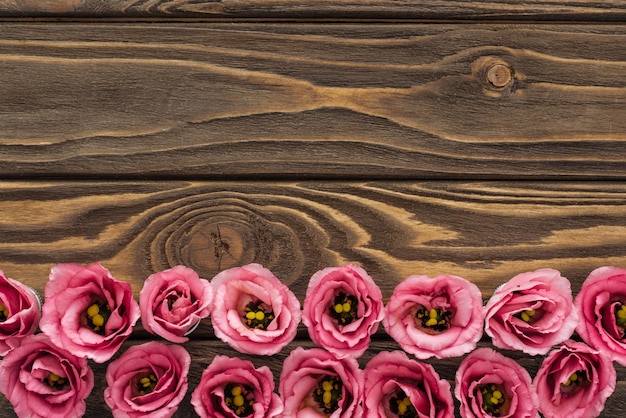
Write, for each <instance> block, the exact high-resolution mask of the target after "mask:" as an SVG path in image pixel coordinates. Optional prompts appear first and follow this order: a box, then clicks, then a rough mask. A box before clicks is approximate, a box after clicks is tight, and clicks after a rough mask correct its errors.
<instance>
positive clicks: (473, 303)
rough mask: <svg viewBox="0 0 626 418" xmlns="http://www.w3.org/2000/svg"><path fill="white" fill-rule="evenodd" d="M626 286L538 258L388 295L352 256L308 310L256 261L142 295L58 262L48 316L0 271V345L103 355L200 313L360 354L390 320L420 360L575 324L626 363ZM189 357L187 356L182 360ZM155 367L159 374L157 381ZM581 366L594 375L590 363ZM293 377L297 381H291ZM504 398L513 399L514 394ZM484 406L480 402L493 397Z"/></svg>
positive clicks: (233, 336) (154, 280)
mask: <svg viewBox="0 0 626 418" xmlns="http://www.w3.org/2000/svg"><path fill="white" fill-rule="evenodd" d="M0 273H1V272H0ZM624 285H626V270H624V269H621V268H617V267H602V268H599V269H596V270H594V271H593V272H592V273H591V274H590V275H589V277H588V278H587V280H586V281H585V282H584V284H583V286H582V288H581V290H580V292H579V294H578V295H577V297H576V300H575V301H574V300H573V297H572V291H571V287H570V282H569V280H567V279H566V278H565V277H563V276H562V275H561V274H560V273H559V272H558V271H556V270H553V269H541V270H537V271H534V272H527V273H522V274H520V275H518V276H516V277H514V278H512V279H511V280H509V281H508V282H507V283H505V284H503V285H502V286H500V287H499V288H498V289H497V290H496V291H495V292H494V294H493V295H492V297H491V298H490V299H489V300H488V302H487V304H486V305H485V306H483V304H482V295H481V292H480V290H479V289H478V288H477V287H476V285H474V284H472V283H471V282H469V281H467V280H465V279H463V278H460V277H456V276H451V275H442V276H438V277H435V278H429V277H427V276H420V275H416V276H411V277H409V278H407V279H406V280H404V281H403V282H401V283H400V284H399V285H397V286H396V288H395V289H394V292H393V294H392V296H391V298H390V300H389V302H388V303H387V305H386V306H385V305H384V304H383V299H382V294H381V291H380V289H379V288H378V287H377V286H376V284H375V282H374V280H373V279H372V278H371V277H370V276H369V275H368V274H367V273H366V272H365V270H363V269H362V268H361V267H359V266H356V265H346V266H343V267H332V268H326V269H324V270H321V271H319V272H317V273H316V274H314V275H313V276H312V277H311V279H310V281H309V286H308V288H307V292H306V297H305V300H304V304H303V307H302V309H301V307H300V303H299V301H298V299H297V298H296V297H295V295H294V294H293V293H292V292H291V291H290V290H289V288H288V287H287V286H285V285H284V284H283V283H282V282H281V281H280V280H279V279H278V278H276V277H275V276H274V275H273V274H272V273H271V272H270V271H269V270H267V269H266V268H264V267H262V266H260V265H258V264H250V265H247V266H243V267H237V268H233V269H229V270H225V271H223V272H221V273H219V274H218V275H216V276H215V277H214V278H213V279H212V280H211V281H210V282H209V281H208V280H204V279H201V278H199V277H198V275H197V274H196V273H195V272H194V271H193V270H191V269H189V268H187V267H183V266H176V267H174V268H172V269H169V270H166V271H163V272H159V273H155V274H153V275H151V276H150V277H148V278H147V279H146V281H145V283H144V287H143V289H142V290H141V292H140V300H139V303H137V302H136V301H135V300H134V298H133V295H132V291H131V289H130V285H129V284H128V283H125V282H123V281H120V280H117V279H115V278H114V277H112V276H111V274H110V273H109V271H108V270H106V269H105V268H104V267H102V266H101V265H99V264H92V265H89V266H81V265H77V264H60V265H57V266H55V267H54V268H53V269H52V270H51V273H50V278H49V281H48V283H47V284H46V287H45V295H44V296H45V302H44V303H43V306H42V307H41V315H40V313H39V312H40V305H41V304H40V302H39V300H38V298H37V297H36V296H35V295H34V294H33V292H32V291H31V290H30V289H29V288H27V287H26V286H24V285H22V284H21V283H19V282H17V281H15V280H12V279H9V278H5V277H4V275H3V274H0V305H1V306H0V333H1V334H0V341H1V342H0V349H1V350H2V352H1V353H0V354H2V355H6V358H5V360H4V361H3V363H2V365H3V366H4V365H5V364H7V359H8V358H10V356H11V355H12V353H13V352H14V351H15V350H16V349H17V348H20V347H21V346H22V345H23V341H22V340H24V339H25V338H28V336H29V335H32V334H33V333H34V332H35V330H36V329H37V325H39V328H40V329H41V331H42V332H43V334H45V335H46V336H47V338H48V340H49V341H47V342H46V343H48V342H49V343H50V344H52V345H53V346H55V347H57V348H59V349H60V350H65V351H67V353H69V354H70V355H72V356H76V357H77V358H79V359H85V358H89V359H92V360H93V361H95V362H98V363H103V362H106V361H108V360H110V359H111V358H112V357H113V356H114V355H115V354H116V353H117V351H118V350H119V348H120V347H121V345H122V343H123V342H124V341H125V340H126V339H127V338H128V337H129V336H130V334H131V333H132V330H133V327H134V326H135V324H136V323H137V321H138V320H139V319H140V318H141V321H142V325H143V327H144V328H145V329H146V330H147V331H148V332H151V333H153V334H156V335H159V336H161V337H163V338H164V339H166V340H169V341H171V342H174V343H184V342H185V341H187V339H188V337H187V335H188V334H189V333H190V332H192V331H193V330H194V329H195V327H197V325H198V323H199V322H200V321H201V320H202V319H203V318H206V317H208V316H211V318H212V323H213V327H214V330H215V334H216V336H217V337H219V338H220V339H222V340H223V341H225V342H226V343H228V344H229V345H230V346H231V347H233V348H234V349H236V350H238V351H240V352H242V353H248V354H257V355H273V354H276V353H278V352H279V351H280V350H282V349H283V348H284V347H285V346H286V345H287V344H288V343H290V342H291V341H292V340H293V339H294V337H295V335H296V331H297V327H298V324H299V323H300V321H302V322H303V323H304V325H305V326H306V327H307V330H308V332H309V335H310V337H311V339H312V341H313V342H314V343H315V344H317V345H318V346H320V347H322V348H323V349H325V350H327V351H324V352H328V353H329V355H330V356H331V357H332V358H334V359H337V360H341V361H344V360H345V361H346V362H351V361H352V362H356V360H355V358H357V357H360V356H361V355H362V354H363V353H364V352H365V350H366V349H367V348H368V346H369V343H370V337H371V335H372V334H374V333H375V332H376V331H377V329H378V327H379V324H380V323H382V325H383V326H384V328H385V330H386V331H387V333H388V334H389V335H390V336H391V337H393V338H394V339H395V340H396V341H397V342H398V343H399V345H400V346H401V347H402V348H403V349H404V350H405V351H406V352H408V353H411V354H413V355H414V356H415V357H417V358H418V359H427V358H430V357H436V358H444V357H454V356H461V355H464V354H467V353H470V352H472V351H473V350H474V349H475V347H476V344H477V342H478V341H479V340H480V338H481V336H482V333H483V330H484V332H485V333H486V334H487V335H489V336H490V337H491V339H492V342H493V345H494V346H496V347H498V348H503V349H517V350H521V351H524V352H525V353H528V354H530V355H537V354H541V355H544V354H547V353H548V352H549V351H550V350H551V349H552V348H553V347H556V346H566V345H567V344H566V342H567V341H568V340H569V339H570V338H571V336H572V335H573V333H574V331H575V330H576V331H578V334H579V335H580V336H581V337H582V338H583V340H584V341H585V342H586V343H587V344H589V345H590V346H591V347H593V349H595V350H598V351H602V352H603V353H606V354H607V355H608V358H609V361H610V360H616V361H617V362H619V363H620V364H626V344H625V343H624V342H622V338H623V337H624V328H625V327H626V307H625V306H626V296H625V295H626V292H624V291H623V290H622V289H624V288H625V286H624ZM38 338H41V337H39V336H38ZM564 344H565V345H564ZM179 349H180V348H179ZM174 350H176V349H174ZM129 351H131V350H129ZM296 351H297V350H296ZM476 351H478V350H475V351H474V352H472V354H471V355H470V356H468V358H472V355H474V353H475V352H476ZM131 352H132V351H131ZM494 353H495V352H494ZM114 363H115V362H114ZM112 364H113V363H112ZM288 364H289V362H286V363H285V365H286V366H287V365H288ZM184 367H185V366H184V365H179V369H181V370H183V369H184ZM307 367H308V366H307ZM187 368H188V366H187ZM461 369H462V368H461ZM461 369H459V370H461ZM45 370H48V369H45ZM577 370H578V369H577ZM579 370H582V369H579ZM50 373H52V374H54V373H53V372H52V371H50ZM157 374H158V373H157ZM157 374H154V377H155V378H156V379H157V381H159V382H161V381H162V380H163V378H162V377H160V375H159V376H157ZM54 375H55V376H58V375H57V374H54ZM126 375H128V376H131V377H132V376H135V377H132V378H133V379H135V378H136V375H137V373H134V372H133V371H132V370H131V371H130V372H129V373H127V374H126ZM584 376H586V377H585V378H584V379H591V378H592V377H593V376H594V375H593V374H591V373H590V372H585V373H584ZM146 378H147V379H148V380H146V381H145V384H146V385H148V386H146V387H150V388H152V386H151V383H150V381H149V380H150V379H149V378H150V376H143V377H142V379H146ZM171 379H173V380H172V382H176V383H179V382H180V381H181V380H180V379H178V380H177V379H175V378H173V377H172V378H171ZM340 380H341V379H340ZM596 380H597V379H596ZM119 381H124V378H123V375H120V377H118V378H116V379H115V382H119ZM64 382H65V381H64ZM585 382H586V380H585ZM127 384H128V381H127ZM133 384H135V385H136V384H137V382H134V383H133ZM55 385H57V384H56V383H54V384H53V383H51V382H48V384H47V386H48V389H49V388H52V389H53V390H52V392H51V393H53V394H57V393H56V392H57V391H58V387H56V386H55ZM65 385H67V382H65ZM296 386H298V385H296ZM553 386H554V385H553ZM569 386H571V385H568V386H567V387H569ZM584 386H586V387H587V386H589V385H587V384H585V385H584ZM64 387H65V386H64ZM293 387H294V385H289V388H290V390H293ZM457 387H458V385H457ZM318 389H319V388H318ZM185 390H186V387H185ZM246 390H247V389H246ZM319 390H321V389H319ZM342 390H343V389H342ZM494 390H495V389H494ZM567 391H571V389H568V390H567ZM567 391H566V392H567ZM114 392H115V391H114V390H113V389H111V391H109V394H108V395H106V396H107V397H106V399H107V403H109V402H114V399H116V396H114V395H113V393H114ZM330 392H331V395H332V393H334V392H332V390H331V391H330ZM470 392H472V393H474V392H475V391H474V390H472V391H470ZM492 392H493V391H491V392H488V393H492ZM500 392H501V391H498V393H500ZM611 392H612V390H611ZM37 393H39V392H37ZM150 393H153V392H150ZM298 393H302V392H301V391H300V392H298ZM567 393H569V392H567ZM331 395H324V394H323V393H322V394H320V395H319V396H331ZM335 395H336V394H335ZM145 396H147V395H145ZM333 396H334V395H333ZM458 396H459V395H458V394H457V397H458ZM555 396H556V395H555ZM143 397H144V395H142V398H143ZM153 397H155V398H156V395H153ZM148 398H150V397H149V396H147V398H146V399H143V400H142V402H147V406H145V408H150V407H151V406H153V402H152V401H148ZM557 398H558V396H557ZM55 399H56V398H55ZM229 399H230V398H229ZM320 399H321V398H320ZM341 399H344V400H345V399H346V398H341ZM481 399H482V398H481ZM494 399H495V398H494ZM554 399H556V398H553V400H554ZM56 400H57V401H58V399H56ZM314 400H315V399H314ZM318 401H319V399H318V400H317V401H316V402H318ZM474 401H476V400H474ZM481 402H482V401H481ZM318 403H319V402H318ZM285 404H286V407H287V409H289V406H288V405H287V403H285ZM602 404H603V402H602ZM109 405H113V404H111V403H109ZM298 405H300V404H298ZM333 405H334V404H333ZM505 406H506V408H507V409H510V408H513V405H512V404H510V403H507V404H506V405H505ZM333 407H334V406H333ZM481 407H482V408H483V410H484V409H485V404H484V403H481ZM112 408H113V406H112ZM116 408H117V409H120V408H121V407H117V406H116ZM402 408H404V407H402ZM16 410H17V408H16ZM164 416H167V415H164ZM346 416H351V415H346ZM468 416H471V415H468Z"/></svg>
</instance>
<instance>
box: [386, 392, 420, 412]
mask: <svg viewBox="0 0 626 418" xmlns="http://www.w3.org/2000/svg"><path fill="white" fill-rule="evenodd" d="M389 409H390V410H391V412H393V413H394V414H397V415H398V416H399V417H403V418H417V410H416V409H415V407H414V406H413V404H412V403H411V400H410V399H409V397H408V396H406V393H404V391H402V390H399V391H398V392H397V393H396V396H395V397H391V398H389Z"/></svg>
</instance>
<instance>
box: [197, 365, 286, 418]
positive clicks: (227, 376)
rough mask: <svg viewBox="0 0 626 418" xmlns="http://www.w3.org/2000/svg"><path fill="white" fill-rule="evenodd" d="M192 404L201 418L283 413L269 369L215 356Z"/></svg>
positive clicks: (268, 416)
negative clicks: (256, 367)
mask: <svg viewBox="0 0 626 418" xmlns="http://www.w3.org/2000/svg"><path fill="white" fill-rule="evenodd" d="M191 404H192V405H193V406H194V408H195V410H196V413H197V414H198V415H200V417H201V418H212V417H225V418H226V417H229V418H230V417H232V418H235V417H249V418H273V417H278V416H280V415H281V413H282V411H283V402H282V401H281V399H280V398H279V397H278V395H277V394H276V393H274V376H273V375H272V372H271V371H270V369H269V368H268V367H267V366H262V367H259V368H258V369H255V368H254V365H253V364H252V363H251V362H250V361H246V360H241V359H239V358H231V357H226V356H215V357H214V358H213V361H212V362H211V364H209V366H208V367H207V368H206V369H205V370H204V372H202V378H201V379H200V383H199V384H198V387H196V389H195V390H194V391H193V393H192V394H191Z"/></svg>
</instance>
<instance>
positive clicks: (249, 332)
mask: <svg viewBox="0 0 626 418" xmlns="http://www.w3.org/2000/svg"><path fill="white" fill-rule="evenodd" d="M211 284H212V285H213V288H214V289H215V303H214V305H213V310H212V311H211V319H212V321H213V328H214V330H215V335H216V336H217V337H218V338H220V339H221V340H222V341H224V342H226V343H228V344H229V345H230V346H231V347H233V348H234V349H235V350H237V351H239V352H241V353H247V354H257V355H267V356H269V355H273V354H276V353H278V352H279V351H280V350H281V349H282V348H283V347H284V346H286V345H287V344H289V343H290V342H291V341H292V340H293V339H294V337H295V336H296V332H297V330H298V324H299V323H300V318H301V315H302V314H301V311H300V302H299V301H298V299H297V298H296V296H295V295H294V294H293V293H292V292H291V290H289V288H288V287H287V286H285V285H284V284H283V283H281V282H280V280H278V279H277V278H276V276H274V275H273V274H272V272H271V271H269V270H268V269H266V268H264V267H263V266H261V265H259V264H248V265H246V266H243V267H234V268H231V269H228V270H224V271H222V272H221V273H219V274H217V275H216V276H215V277H214V278H213V279H212V280H211Z"/></svg>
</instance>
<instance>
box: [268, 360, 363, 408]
mask: <svg viewBox="0 0 626 418" xmlns="http://www.w3.org/2000/svg"><path fill="white" fill-rule="evenodd" d="M278 393H279V394H280V396H281V398H282V399H283V402H284V404H285V412H284V413H283V417H285V418H312V417H332V418H361V417H362V416H363V409H362V406H361V402H362V400H363V372H362V371H361V370H360V369H359V365H358V363H357V361H356V359H355V358H354V357H344V358H342V359H339V358H337V357H336V356H335V355H334V354H332V353H330V352H328V351H326V350H323V349H321V348H311V349H308V350H305V349H303V348H302V347H297V348H296V349H295V350H293V351H292V352H291V354H289V356H288V357H287V358H286V359H285V361H284V363H283V370H282V372H281V374H280V384H279V386H278Z"/></svg>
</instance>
